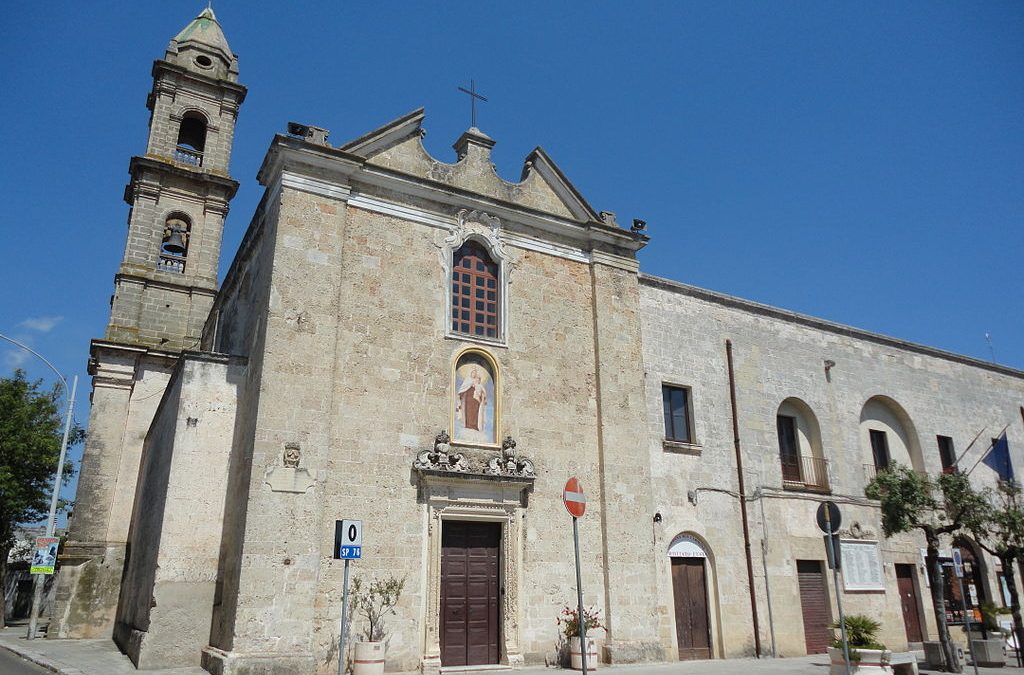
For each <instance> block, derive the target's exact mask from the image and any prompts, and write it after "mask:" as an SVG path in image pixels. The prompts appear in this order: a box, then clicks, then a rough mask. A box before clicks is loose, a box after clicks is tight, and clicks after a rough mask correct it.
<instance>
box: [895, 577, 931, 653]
mask: <svg viewBox="0 0 1024 675" xmlns="http://www.w3.org/2000/svg"><path fill="white" fill-rule="evenodd" d="M915 576H917V567H915V566H914V565H896V586H897V588H898V589H899V592H900V605H901V606H902V607H903V627H904V628H906V630H907V642H924V636H923V635H922V633H921V614H920V613H919V612H918V608H919V607H920V603H919V602H918V600H917V588H915V587H914V577H915Z"/></svg>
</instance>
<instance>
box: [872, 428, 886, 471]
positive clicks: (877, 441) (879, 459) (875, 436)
mask: <svg viewBox="0 0 1024 675" xmlns="http://www.w3.org/2000/svg"><path fill="white" fill-rule="evenodd" d="M868 431H869V434H870V436H871V457H872V459H874V461H875V471H884V470H885V469H888V468H889V464H890V463H891V460H890V458H889V439H888V438H886V435H885V432H884V431H879V430H878V429H869V430H868Z"/></svg>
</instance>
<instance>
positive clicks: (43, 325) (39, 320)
mask: <svg viewBox="0 0 1024 675" xmlns="http://www.w3.org/2000/svg"><path fill="white" fill-rule="evenodd" d="M63 320H64V317H62V316H37V317H34V318H28V319H25V320H24V321H22V322H21V323H19V324H18V326H19V327H21V328H28V329H29V330H35V331H39V332H40V333H49V332H50V331H51V330H53V327H54V326H56V325H57V324H58V323H60V322H61V321H63Z"/></svg>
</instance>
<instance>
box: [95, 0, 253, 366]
mask: <svg viewBox="0 0 1024 675" xmlns="http://www.w3.org/2000/svg"><path fill="white" fill-rule="evenodd" d="M245 92H246V90H245V87H243V86H242V85H240V84H238V59H237V58H236V57H235V56H234V54H232V52H231V48H230V47H228V43H227V40H225V39H224V33H223V32H222V31H221V28H220V24H219V23H218V22H217V18H216V17H215V16H214V14H213V10H212V9H205V10H203V12H202V13H201V14H200V15H199V16H197V17H196V18H195V19H194V20H193V21H192V22H191V23H189V25H188V26H186V27H185V28H184V29H183V30H182V31H181V32H180V33H178V35H177V36H175V37H174V39H173V40H171V43H170V45H168V47H167V53H166V54H165V55H164V58H163V59H162V60H159V61H156V62H155V63H154V64H153V90H152V91H151V92H150V94H149V98H148V99H147V101H146V106H147V107H148V108H149V110H150V113H151V114H150V118H149V143H148V144H147V147H146V154H145V155H143V156H141V157H133V158H132V161H131V165H130V168H129V172H130V174H131V182H129V184H128V186H127V188H126V189H125V194H124V198H125V201H126V202H128V204H129V205H130V206H131V207H132V208H131V212H130V215H129V217H128V241H127V245H126V246H125V250H124V258H123V259H122V261H121V267H120V269H119V270H118V272H117V275H116V276H115V278H114V298H113V301H112V304H111V312H110V324H109V325H108V326H107V334H106V339H107V340H110V341H114V342H125V343H130V344H136V345H145V346H148V347H158V348H163V349H169V350H174V351H180V350H181V349H189V348H192V347H195V346H196V345H197V344H198V341H199V337H200V333H201V331H202V328H203V324H204V322H205V321H206V316H207V314H208V313H209V311H210V307H211V305H212V304H213V298H214V296H215V295H216V292H217V267H218V263H219V261H220V245H221V235H222V232H223V228H224V218H225V216H226V215H227V212H228V202H229V201H230V200H231V198H232V197H233V196H234V194H235V190H237V189H238V183H237V182H235V181H234V180H232V179H231V177H230V176H229V175H228V161H229V160H230V159H231V141H232V137H233V136H234V131H235V119H236V117H237V116H238V108H239V106H240V104H241V103H242V100H243V99H244V98H245Z"/></svg>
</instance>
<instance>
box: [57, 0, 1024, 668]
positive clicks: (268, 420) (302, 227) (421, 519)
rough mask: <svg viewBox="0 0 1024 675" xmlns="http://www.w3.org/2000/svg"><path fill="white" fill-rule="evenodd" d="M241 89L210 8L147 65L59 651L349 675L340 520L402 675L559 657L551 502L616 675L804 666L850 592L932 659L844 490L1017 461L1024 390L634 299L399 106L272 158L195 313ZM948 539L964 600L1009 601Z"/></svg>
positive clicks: (554, 170) (554, 213) (887, 557)
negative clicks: (578, 509) (829, 529)
mask: <svg viewBox="0 0 1024 675" xmlns="http://www.w3.org/2000/svg"><path fill="white" fill-rule="evenodd" d="M238 74H239V69H238V61H237V59H236V58H235V56H234V54H233V53H232V52H231V50H230V48H229V47H228V43H227V41H226V39H225V38H224V35H223V33H222V31H221V27H220V25H219V23H218V22H217V20H216V18H215V16H214V15H213V12H212V11H211V10H209V9H207V10H205V11H204V12H203V13H202V14H201V15H200V16H199V17H197V18H196V19H195V20H194V21H192V22H191V23H190V24H189V25H188V26H187V27H186V28H185V29H184V30H182V31H181V33H179V34H178V35H177V36H176V37H175V38H174V40H172V42H171V45H170V47H169V48H168V50H167V53H166V54H165V56H164V58H163V59H160V60H158V61H156V63H155V64H154V68H153V76H154V86H153V91H152V93H151V95H150V98H149V101H148V105H149V108H150V111H151V113H152V117H151V122H150V139H149V145H148V147H147V149H146V153H145V155H143V156H139V157H135V158H133V159H132V161H131V170H130V175H131V181H130V183H129V185H128V188H127V189H126V192H125V199H126V201H127V202H128V203H129V205H130V206H131V216H130V219H129V231H128V241H127V245H126V249H125V255H124V259H123V261H122V264H121V267H120V269H119V270H118V272H117V275H116V276H115V294H114V298H113V302H112V310H111V318H110V323H109V326H108V329H107V333H106V335H105V336H104V337H103V338H102V339H98V340H94V341H93V343H92V348H91V358H90V372H91V374H92V375H93V406H92V412H91V416H90V422H89V430H90V433H89V438H88V441H87V446H86V450H85V456H84V459H83V465H82V472H81V479H80V487H79V497H78V502H77V504H76V509H75V517H74V519H73V520H72V524H71V530H70V533H69V540H68V543H67V546H66V550H65V553H64V557H63V564H64V566H63V568H62V571H61V575H60V579H59V584H60V586H59V590H58V600H57V605H58V606H57V609H56V610H55V616H54V617H53V619H52V623H51V627H50V631H49V635H50V636H51V637H101V636H112V637H113V638H114V640H115V641H116V642H117V643H118V645H119V646H120V647H121V649H122V650H123V651H125V652H126V653H127V654H128V655H129V656H130V657H131V659H132V660H133V662H134V663H135V664H136V665H137V666H138V667H139V668H140V669H147V668H158V667H168V666H180V665H198V664H201V665H202V666H203V667H204V668H206V669H207V670H208V671H210V672H211V673H216V674H220V673H224V674H228V673H254V672H259V673H282V674H284V673H333V672H336V671H337V663H338V658H339V654H338V633H339V622H340V615H341V587H342V562H341V561H339V560H335V559H334V558H333V552H334V551H333V545H334V532H335V521H336V520H339V519H342V518H344V519H356V520H361V521H362V522H363V528H364V532H363V559H362V560H360V561H358V562H355V563H353V564H352V569H353V574H354V575H355V576H356V577H359V578H362V579H364V580H365V581H367V582H368V581H370V580H372V579H381V578H386V577H389V576H390V577H394V578H396V579H404V591H403V593H402V595H401V598H400V600H399V603H398V605H397V607H396V613H395V614H394V615H393V616H389V617H388V618H387V635H388V639H387V642H388V647H387V663H388V669H389V670H395V671H412V670H421V671H423V672H439V671H440V670H441V669H443V668H448V667H456V666H474V665H482V666H486V665H506V666H512V667H518V666H521V665H524V664H542V663H545V662H554V661H556V660H557V652H558V650H559V642H560V639H559V630H558V626H557V625H556V618H557V617H558V616H559V615H560V613H561V612H562V609H563V608H564V607H565V606H567V605H570V606H571V605H573V604H574V603H575V598H576V579H575V571H574V566H573V555H572V530H571V521H570V518H569V516H568V514H567V513H566V511H565V508H564V506H563V504H562V487H563V485H564V484H565V481H566V480H567V479H568V478H569V477H570V476H576V477H578V478H579V480H580V481H581V483H582V485H583V488H584V490H585V493H586V495H587V513H586V515H585V516H584V518H582V519H581V521H580V546H581V559H582V587H583V591H584V594H585V604H586V605H588V606H593V607H595V608H597V609H599V610H600V612H601V617H602V621H603V623H604V625H605V628H604V629H603V630H601V631H597V632H596V634H595V637H596V638H597V641H598V645H599V653H600V656H601V659H602V660H604V661H607V662H611V663H627V662H638V661H671V660H676V659H686V658H729V657H739V656H750V655H754V654H765V655H767V654H775V655H779V656H789V655H798V654H805V653H812V652H816V651H821V650H822V648H823V646H824V644H825V642H826V641H827V636H828V630H827V628H826V625H827V623H829V622H830V621H831V620H832V616H833V614H834V604H835V603H834V601H835V599H836V596H837V594H838V596H839V597H840V598H841V599H842V601H843V604H844V609H845V610H846V611H847V612H858V613H867V614H870V615H872V616H875V617H878V618H880V620H881V621H882V623H883V635H882V641H883V642H886V643H888V644H889V645H890V646H893V647H895V648H900V647H903V646H906V645H907V644H908V643H916V642H921V641H923V640H927V639H929V635H931V636H934V635H935V626H934V620H933V618H932V610H931V602H930V598H929V594H928V588H927V584H928V583H929V579H928V578H927V576H926V575H925V574H924V570H923V565H922V559H921V547H922V546H923V542H922V541H919V540H918V539H917V538H916V537H912V536H905V537H899V538H895V539H891V540H888V539H885V538H884V537H883V536H882V534H881V531H880V529H881V528H880V515H879V509H878V504H877V502H872V501H871V500H869V499H867V498H866V497H865V496H864V486H865V485H866V483H867V481H868V480H869V479H870V477H871V476H872V475H873V473H874V472H875V471H877V470H879V469H884V468H885V467H886V466H887V465H888V464H889V463H890V462H899V463H902V464H905V465H909V466H912V467H913V468H914V469H916V470H919V471H925V472H929V473H933V474H935V473H938V472H941V471H943V470H950V469H951V467H952V466H953V464H955V462H956V457H957V455H958V454H959V453H960V452H962V451H963V450H965V449H966V448H967V446H968V444H969V443H970V442H971V439H972V438H973V437H975V435H976V434H977V433H978V431H979V429H981V428H982V427H985V428H988V429H991V430H993V433H995V431H996V430H998V429H999V428H1001V427H1002V426H1003V425H1005V424H1007V423H1010V426H1009V427H1008V429H1007V434H1008V437H1009V443H1010V447H1011V449H1012V451H1013V453H1014V454H1013V458H1014V460H1015V461H1014V463H1015V465H1017V466H1021V453H1020V448H1021V447H1024V426H1022V421H1024V420H1022V419H1021V415H1022V411H1021V405H1022V404H1024V373H1021V372H1019V371H1015V370H1012V369H1009V368H1006V367H1002V366H999V365H996V364H992V363H987V362H981V361H977V360H973V359H970V358H967V357H962V356H958V355H955V354H950V353H946V352H942V351H939V350H935V349H932V348H929V347H925V346H921V345H916V344H911V343H907V342H904V341H901V340H898V339H894V338H889V337H885V336H880V335H876V334H872V333H868V332H865V331H860V330H858V329H855V328H850V327H847V326H841V325H836V324H832V323H829V322H825V321H821V320H818V319H814V318H812V317H807V316H803V315H797V314H793V313H789V312H786V311H784V310H780V309H776V308H772V307H767V306H763V305H758V304H755V303H751V302H748V301H745V300H741V299H738V298H733V297H729V296H724V295H721V294H718V293H714V292H712V291H707V290H703V289H699V288H695V287H692V286H687V285H684V284H680V283H677V282H674V281H669V280H666V279H661V278H657V277H652V276H648V275H645V274H643V273H642V272H641V271H640V269H639V264H638V261H637V252H638V251H639V250H640V249H642V248H643V247H644V246H646V245H648V244H649V241H648V238H647V236H645V235H644V234H643V232H641V231H636V228H633V229H627V228H623V227H620V226H619V224H618V223H617V222H616V219H615V216H614V214H611V213H608V212H603V211H598V210H596V209H594V208H593V207H592V206H591V205H590V203H589V202H588V201H587V200H586V199H585V198H584V197H583V196H582V195H581V194H580V193H579V192H578V191H577V190H576V189H575V188H574V187H573V185H572V183H571V182H570V181H569V180H568V178H567V177H566V176H565V175H564V174H563V172H562V171H561V170H560V169H559V168H558V166H557V165H556V164H555V163H554V161H553V160H552V159H551V158H550V157H549V156H548V155H547V154H546V153H545V152H544V151H543V150H542V149H541V148H537V149H536V150H534V151H533V152H532V153H531V154H530V155H529V156H528V157H527V158H526V160H525V162H524V167H523V173H522V177H521V180H520V181H519V182H516V183H510V182H507V181H504V180H503V179H501V178H500V177H499V176H498V175H497V174H496V172H495V170H494V167H493V165H492V163H491V161H490V151H491V148H492V147H493V145H494V143H495V141H494V140H493V139H491V138H489V137H488V136H487V135H486V134H484V133H483V132H481V131H480V130H478V129H476V128H471V129H469V130H468V131H466V132H465V133H464V134H463V135H462V136H461V137H460V138H459V139H457V140H456V142H455V144H454V149H455V152H456V161H455V162H454V163H446V162H443V161H440V160H437V159H435V158H433V157H431V156H430V155H429V154H428V153H427V152H426V151H425V150H424V148H423V145H422V143H421V138H422V134H423V126H422V125H423V122H424V113H423V111H422V110H417V111H413V112H411V113H409V114H407V115H405V116H403V117H400V118H398V119H396V120H394V121H393V122H390V123H388V124H386V125H384V126H383V127H381V128H379V129H377V130H375V131H372V132H370V133H367V134H365V135H363V136H361V137H358V138H355V139H354V140H352V141H350V142H347V143H345V144H343V145H338V146H335V145H331V144H330V143H329V142H328V138H327V132H326V130H323V129H318V128H316V127H307V126H301V125H292V126H291V128H290V129H289V132H290V133H289V134H287V135H277V136H275V137H274V138H273V140H272V142H271V144H270V148H269V150H268V152H267V155H266V158H265V160H264V162H263V166H262V167H261V169H260V171H259V175H258V180H259V182H260V184H261V185H262V186H263V187H264V188H265V192H264V195H263V199H262V201H261V202H260V205H259V207H258V208H257V210H256V213H255V214H253V216H252V220H251V222H250V225H249V228H248V230H247V232H246V234H245V237H244V239H243V241H242V243H241V245H240V247H239V250H238V251H237V252H236V254H235V256H234V258H233V261H232V263H231V265H230V268H229V270H228V272H227V275H226V276H225V278H224V280H223V282H222V283H221V284H220V285H219V286H218V282H217V270H218V265H219V260H220V241H221V233H222V228H223V222H224V218H225V217H226V214H227V210H228V204H229V202H230V200H231V198H232V196H233V195H234V192H235V189H236V188H237V183H236V182H235V181H234V179H233V178H231V176H230V175H229V173H228V164H229V159H230V151H231V145H232V142H233V129H234V122H235V119H236V117H237V114H239V110H240V108H241V105H242V103H243V101H244V97H245V93H246V90H245V88H244V87H243V86H242V85H241V84H239V81H238ZM986 445H987V444H986ZM975 452H977V451H975ZM951 453H952V455H951ZM986 472H988V473H986ZM991 474H992V472H991V471H989V470H988V469H987V468H986V467H982V468H981V469H979V470H978V471H977V472H976V473H975V474H972V475H973V476H975V477H976V480H977V481H978V482H979V483H986V482H987V483H991V482H994V475H991ZM825 500H831V501H833V502H835V503H836V504H837V505H838V506H839V507H840V509H841V511H842V517H843V524H842V526H841V536H842V538H843V540H844V550H846V551H847V553H846V554H844V556H848V557H844V563H846V571H845V572H844V576H843V578H842V580H841V581H840V587H839V588H837V587H836V586H835V584H834V583H833V581H832V576H831V574H829V573H828V571H827V568H826V567H825V564H824V558H825V554H824V547H823V543H822V539H821V533H820V532H819V530H818V528H817V525H816V523H815V511H816V510H817V508H818V506H819V504H820V503H821V502H822V501H825ZM961 545H962V546H963V547H964V549H965V551H966V552H967V555H968V556H969V558H970V560H971V561H972V563H973V565H972V568H971V573H972V574H973V575H974V576H973V577H971V578H970V579H969V584H968V586H969V587H970V588H971V589H972V590H971V598H970V599H969V600H970V601H972V602H974V603H975V604H978V603H980V602H981V601H982V600H986V599H988V600H993V601H995V602H996V603H997V604H998V603H999V598H1000V597H1001V588H1000V586H999V574H1000V573H1001V571H1000V570H998V569H997V568H996V563H995V561H994V560H992V559H990V558H989V557H988V556H986V555H985V554H984V552H983V551H981V550H980V549H978V548H977V547H976V546H974V545H973V543H972V542H969V541H964V542H962V543H961ZM1011 573H1012V572H1011ZM353 628H354V629H356V631H358V630H359V629H361V626H360V624H359V622H358V621H356V622H355V624H354V625H353Z"/></svg>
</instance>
